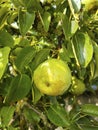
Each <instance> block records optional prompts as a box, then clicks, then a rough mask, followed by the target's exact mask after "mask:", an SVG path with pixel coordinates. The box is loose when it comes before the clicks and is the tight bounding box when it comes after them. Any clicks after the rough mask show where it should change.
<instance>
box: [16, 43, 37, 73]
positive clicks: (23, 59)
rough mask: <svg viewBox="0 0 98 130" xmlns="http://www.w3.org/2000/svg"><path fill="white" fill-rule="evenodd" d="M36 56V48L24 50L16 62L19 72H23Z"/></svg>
mask: <svg viewBox="0 0 98 130" xmlns="http://www.w3.org/2000/svg"><path fill="white" fill-rule="evenodd" d="M35 55H36V49H35V48H33V47H31V46H29V47H25V48H23V49H22V50H21V51H20V53H19V55H18V56H17V58H16V60H15V65H16V68H17V69H18V70H19V71H22V70H23V69H24V67H25V66H27V65H28V64H29V63H30V61H31V60H32V59H33V58H34V57H35Z"/></svg>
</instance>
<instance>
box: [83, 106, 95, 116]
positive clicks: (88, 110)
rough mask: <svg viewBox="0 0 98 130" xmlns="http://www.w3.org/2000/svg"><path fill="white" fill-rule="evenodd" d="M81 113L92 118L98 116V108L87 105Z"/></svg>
mask: <svg viewBox="0 0 98 130" xmlns="http://www.w3.org/2000/svg"><path fill="white" fill-rule="evenodd" d="M81 112H83V113H85V114H87V115H90V116H98V106H96V105H94V104H85V105H83V106H82V108H81Z"/></svg>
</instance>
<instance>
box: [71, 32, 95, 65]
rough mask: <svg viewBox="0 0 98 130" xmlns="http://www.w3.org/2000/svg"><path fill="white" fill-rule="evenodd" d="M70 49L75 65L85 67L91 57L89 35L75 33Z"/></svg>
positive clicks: (91, 48)
mask: <svg viewBox="0 0 98 130" xmlns="http://www.w3.org/2000/svg"><path fill="white" fill-rule="evenodd" d="M72 48H73V53H74V55H75V59H76V62H77V65H80V66H82V67H87V66H88V64H89V63H90V61H91V59H92V56H93V46H92V42H91V39H90V37H89V35H88V34H87V33H81V32H79V33H77V34H76V35H75V36H74V37H73V43H72Z"/></svg>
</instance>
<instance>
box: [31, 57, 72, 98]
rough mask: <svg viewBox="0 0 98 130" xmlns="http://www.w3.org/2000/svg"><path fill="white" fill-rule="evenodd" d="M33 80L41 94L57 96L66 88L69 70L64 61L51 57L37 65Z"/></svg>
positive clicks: (69, 78)
mask: <svg viewBox="0 0 98 130" xmlns="http://www.w3.org/2000/svg"><path fill="white" fill-rule="evenodd" d="M33 81H34V83H35V85H36V87H37V88H38V89H39V90H40V92H42V93H43V94H46V95H51V96H58V95H61V94H63V93H64V92H65V91H67V90H68V88H69V86H70V84H71V71H70V68H69V67H68V65H67V63H66V62H64V61H62V60H59V59H53V58H52V59H49V60H46V61H45V62H43V63H41V64H40V65H39V66H38V67H37V69H36V70H35V71H34V75H33Z"/></svg>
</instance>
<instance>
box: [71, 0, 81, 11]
mask: <svg viewBox="0 0 98 130" xmlns="http://www.w3.org/2000/svg"><path fill="white" fill-rule="evenodd" d="M71 2H72V5H73V9H74V11H75V13H77V12H79V11H80V9H81V0H71Z"/></svg>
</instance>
